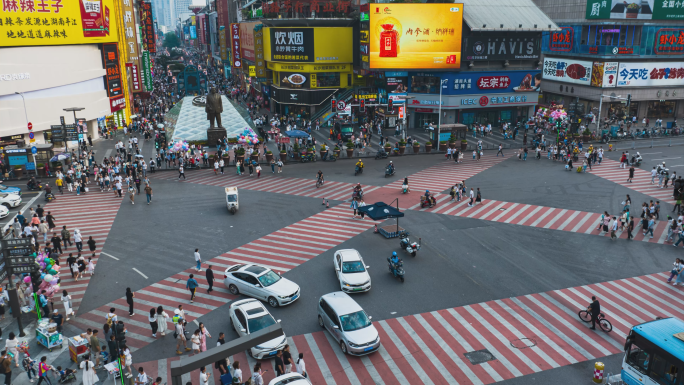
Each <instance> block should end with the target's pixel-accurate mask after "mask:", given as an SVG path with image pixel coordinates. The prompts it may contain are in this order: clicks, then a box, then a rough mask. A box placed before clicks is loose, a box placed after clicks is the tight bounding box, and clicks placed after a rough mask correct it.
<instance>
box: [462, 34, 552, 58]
mask: <svg viewBox="0 0 684 385" xmlns="http://www.w3.org/2000/svg"><path fill="white" fill-rule="evenodd" d="M540 53H541V36H540V35H539V34H526V33H516V34H515V36H512V35H510V34H505V33H487V34H483V35H481V36H469V37H468V38H466V43H465V48H464V50H463V57H464V58H465V60H473V61H480V60H525V59H528V60H532V59H539V55H540Z"/></svg>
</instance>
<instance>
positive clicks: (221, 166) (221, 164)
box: [219, 158, 226, 175]
mask: <svg viewBox="0 0 684 385" xmlns="http://www.w3.org/2000/svg"><path fill="white" fill-rule="evenodd" d="M225 166H226V163H225V162H224V161H223V158H221V160H220V161H219V167H220V168H221V175H223V168H224V167H225Z"/></svg>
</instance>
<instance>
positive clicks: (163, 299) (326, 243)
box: [70, 205, 379, 349]
mask: <svg viewBox="0 0 684 385" xmlns="http://www.w3.org/2000/svg"><path fill="white" fill-rule="evenodd" d="M377 223H379V222H376V221H372V220H369V219H365V220H358V219H351V211H350V210H349V209H348V208H346V207H345V206H344V205H340V206H336V207H332V208H330V209H325V210H324V211H321V212H320V213H318V214H315V215H313V216H310V217H308V218H305V219H303V220H301V221H299V222H295V223H293V224H291V225H289V226H286V227H284V228H282V229H280V230H277V231H275V232H273V233H271V234H268V235H265V236H263V237H261V238H259V239H256V240H254V241H252V242H250V243H247V244H245V245H242V246H240V247H237V248H235V249H233V250H231V251H228V252H227V253H225V254H222V255H219V256H217V257H215V258H213V259H211V260H208V261H206V262H205V263H204V264H203V267H205V268H206V265H213V266H214V270H215V271H216V272H217V273H216V276H217V281H216V282H214V288H213V289H214V291H213V292H211V293H210V294H209V293H207V292H206V289H207V288H208V283H207V281H206V278H205V276H204V274H202V273H199V274H197V272H196V271H195V269H194V268H189V269H187V270H185V271H182V272H179V273H178V274H174V275H173V276H171V277H168V278H166V279H164V280H162V281H161V282H157V283H154V284H152V285H150V286H147V287H145V288H143V289H141V290H138V291H136V292H135V300H136V304H138V306H146V307H157V306H160V305H161V306H163V307H164V308H165V309H166V310H167V312H169V310H171V311H173V309H175V308H177V307H178V305H179V304H182V305H183V308H184V310H185V312H186V314H187V315H188V320H189V321H192V320H194V319H196V318H199V317H201V316H202V315H205V314H207V313H209V312H211V311H213V310H215V309H217V308H218V307H220V306H222V305H225V304H226V303H228V302H230V301H232V300H233V299H235V298H236V296H234V295H232V294H230V292H229V291H228V289H227V288H225V287H223V283H222V281H221V279H222V277H223V274H222V272H223V270H225V269H226V268H228V267H229V266H232V265H235V264H241V263H242V264H244V263H256V264H260V265H263V266H266V267H269V268H271V269H272V270H275V271H277V272H281V273H283V272H286V271H289V270H291V269H293V268H295V267H297V266H299V265H300V264H302V263H304V262H306V261H308V260H310V259H312V258H314V257H316V256H317V255H319V254H322V253H324V252H325V251H327V250H329V249H331V248H333V247H336V246H338V245H339V244H341V243H342V242H345V241H347V240H349V239H350V238H352V237H354V236H356V235H358V234H360V233H362V232H364V231H366V230H368V229H370V228H372V227H373V226H374V225H375V224H377ZM323 230H324V231H323ZM295 239H296V241H294V240H295ZM190 274H195V279H196V280H197V281H198V283H199V285H200V286H199V288H198V289H197V294H196V297H195V300H194V302H193V303H188V302H189V300H190V298H189V294H188V291H187V289H186V288H185V284H186V281H187V280H188V277H189V275H190ZM79 282H81V281H79ZM110 308H115V309H117V311H118V312H119V314H124V312H126V311H128V305H127V303H126V300H125V298H120V299H117V300H115V301H114V302H111V303H108V304H106V305H103V306H100V307H99V308H97V309H95V310H92V311H90V312H88V313H84V314H80V315H79V317H77V318H76V319H74V320H73V321H70V322H73V324H75V325H77V326H79V327H82V328H83V329H86V328H89V327H90V328H93V327H101V326H102V323H103V322H104V320H105V317H106V314H107V313H108V312H109V309H110ZM126 326H127V328H128V331H129V332H128V334H127V341H128V344H129V345H130V346H131V347H134V348H136V349H138V348H142V347H144V346H146V345H147V344H149V343H152V342H154V341H155V339H154V338H152V337H149V334H150V333H149V323H148V320H147V315H146V314H138V313H136V314H135V315H134V316H132V317H130V318H128V319H127V321H126ZM169 327H173V325H172V324H171V322H170V320H169Z"/></svg>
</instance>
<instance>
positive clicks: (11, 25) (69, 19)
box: [0, 0, 118, 47]
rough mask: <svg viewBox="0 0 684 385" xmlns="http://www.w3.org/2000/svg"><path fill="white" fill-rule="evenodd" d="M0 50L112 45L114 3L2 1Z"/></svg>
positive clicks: (110, 0)
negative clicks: (0, 48) (41, 46)
mask: <svg viewBox="0 0 684 385" xmlns="http://www.w3.org/2000/svg"><path fill="white" fill-rule="evenodd" d="M2 4H3V7H2V10H1V11H0V36H2V38H0V47H13V46H34V45H66V44H95V43H115V42H117V39H118V28H117V20H116V16H115V15H116V13H115V10H114V0H68V1H63V0H34V1H14V0H10V1H2Z"/></svg>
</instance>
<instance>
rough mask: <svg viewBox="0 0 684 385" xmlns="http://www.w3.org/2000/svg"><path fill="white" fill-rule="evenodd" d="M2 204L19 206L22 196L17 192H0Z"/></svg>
mask: <svg viewBox="0 0 684 385" xmlns="http://www.w3.org/2000/svg"><path fill="white" fill-rule="evenodd" d="M0 204H1V205H3V206H5V207H7V208H8V209H9V208H11V207H17V206H19V205H20V204H21V196H19V195H17V194H0Z"/></svg>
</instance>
